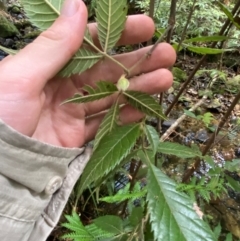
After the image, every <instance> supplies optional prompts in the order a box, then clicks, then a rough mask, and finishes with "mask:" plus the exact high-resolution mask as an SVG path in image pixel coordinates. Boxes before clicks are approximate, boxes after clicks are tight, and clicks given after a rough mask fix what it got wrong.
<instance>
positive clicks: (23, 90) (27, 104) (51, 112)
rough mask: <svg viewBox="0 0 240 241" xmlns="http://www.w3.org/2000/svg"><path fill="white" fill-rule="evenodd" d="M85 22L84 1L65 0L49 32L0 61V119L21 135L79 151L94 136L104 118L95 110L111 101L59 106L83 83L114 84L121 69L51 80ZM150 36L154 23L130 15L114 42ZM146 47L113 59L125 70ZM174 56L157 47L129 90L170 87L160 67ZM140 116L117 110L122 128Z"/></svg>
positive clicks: (107, 64)
mask: <svg viewBox="0 0 240 241" xmlns="http://www.w3.org/2000/svg"><path fill="white" fill-rule="evenodd" d="M86 24H87V10H86V7H85V5H84V3H83V2H82V1H81V0H76V1H71V0H67V1H66V3H65V4H64V8H63V10H62V14H61V16H60V17H59V18H58V19H57V20H56V21H55V23H54V24H53V25H52V27H51V28H49V29H48V30H47V31H45V32H43V33H42V34H41V35H40V36H39V37H38V38H37V39H36V40H35V41H34V42H33V43H31V44H29V45H28V46H26V47H25V48H24V49H22V50H21V51H20V52H19V53H18V54H17V55H15V56H8V57H7V58H5V59H4V60H3V61H2V62H0V119H2V120H3V121H4V122H5V123H6V124H8V125H10V126H11V127H13V128H14V129H16V130H17V131H19V132H20V133H22V134H24V135H27V136H29V137H32V138H35V139H37V140H39V141H42V142H45V143H49V144H52V145H57V146H62V147H79V146H82V145H84V144H85V143H86V142H87V141H90V140H91V139H93V138H94V135H95V133H96V131H97V128H98V126H99V124H100V122H101V120H102V118H103V116H104V114H103V113H100V112H101V111H104V110H106V109H108V108H109V107H110V106H111V104H112V103H113V101H114V99H113V97H108V98H105V99H102V100H99V101H95V102H91V103H86V104H66V105H61V106H60V104H61V103H62V102H63V101H64V100H66V99H67V98H69V97H71V96H73V95H74V94H75V93H77V92H81V90H82V87H83V86H84V85H85V84H88V85H91V86H94V85H95V83H96V81H99V80H107V81H112V82H114V83H116V81H117V80H118V79H119V77H120V76H121V75H122V74H123V70H122V69H121V68H120V67H119V66H117V65H116V64H115V63H113V62H111V61H110V60H107V59H106V60H103V61H100V62H99V63H97V64H96V65H95V66H94V67H93V68H91V69H89V70H87V71H85V72H84V73H83V74H81V75H75V76H72V77H70V78H60V77H56V74H57V73H58V72H59V71H60V70H61V68H62V67H64V65H65V64H66V63H67V62H68V61H69V60H70V58H71V57H72V55H73V54H74V53H75V52H76V51H77V50H78V48H79V47H80V46H81V44H82V41H83V36H84V32H85V28H86ZM89 29H90V32H91V35H92V36H93V39H94V42H95V43H97V29H96V25H95V24H90V25H89ZM153 32H154V23H153V22H152V20H151V19H150V18H148V17H146V16H143V15H134V16H130V17H128V19H127V22H126V28H125V30H124V32H123V35H122V37H121V39H120V40H119V43H118V44H121V45H127V44H135V43H140V42H143V41H147V40H148V39H150V38H151V36H152V34H153ZM149 48H150V47H147V48H143V49H140V50H137V51H134V52H131V53H126V54H121V55H116V56H115V57H116V59H117V60H118V61H120V62H121V63H123V64H124V65H125V66H126V67H128V68H129V67H131V66H132V65H134V64H135V63H136V62H137V60H138V59H139V58H140V57H141V56H143V55H144V53H146V52H147V51H148V50H149ZM175 58H176V56H175V51H174V50H173V49H172V47H171V46H170V45H168V44H164V43H162V44H159V45H158V47H157V48H156V50H155V51H154V52H153V54H152V56H151V57H150V58H149V59H147V60H145V61H144V62H143V63H142V64H140V65H139V66H138V67H137V68H136V69H134V71H133V73H132V75H131V79H130V87H129V89H132V90H137V91H144V92H146V93H149V94H155V93H159V92H162V91H165V90H166V89H168V88H169V87H170V86H171V84H172V74H171V73H170V72H169V71H168V70H167V69H164V68H168V67H170V66H171V65H173V63H174V61H175ZM134 76H137V77H134ZM98 113H100V114H98ZM142 117H143V114H142V113H140V112H139V111H137V110H136V109H134V108H133V107H131V106H129V105H125V106H124V107H123V108H122V109H121V112H120V120H121V122H122V123H123V124H126V123H130V122H134V121H137V120H139V119H140V118H142Z"/></svg>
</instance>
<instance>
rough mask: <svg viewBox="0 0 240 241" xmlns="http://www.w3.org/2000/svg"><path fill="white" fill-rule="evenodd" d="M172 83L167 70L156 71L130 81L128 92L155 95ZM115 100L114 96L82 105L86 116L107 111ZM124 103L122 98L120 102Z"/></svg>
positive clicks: (170, 75)
mask: <svg viewBox="0 0 240 241" xmlns="http://www.w3.org/2000/svg"><path fill="white" fill-rule="evenodd" d="M172 81H173V76H172V73H171V72H170V71H168V70H167V69H158V70H155V71H153V72H150V73H148V74H143V75H140V76H138V77H135V78H133V79H131V80H130V86H129V90H136V91H140V92H145V93H148V94H156V93H160V92H163V91H165V90H167V89H168V88H169V87H170V86H171V85H172ZM115 99H116V95H112V96H110V97H107V98H104V99H102V100H98V101H94V102H90V103H87V104H85V105H84V108H85V113H86V116H91V115H94V114H96V113H98V112H101V111H104V110H106V109H109V108H110V107H111V105H112V103H113V102H114V100H115ZM121 101H122V103H123V102H124V98H123V99H122V100H121Z"/></svg>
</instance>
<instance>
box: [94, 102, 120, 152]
mask: <svg viewBox="0 0 240 241" xmlns="http://www.w3.org/2000/svg"><path fill="white" fill-rule="evenodd" d="M118 115H119V105H118V103H117V102H116V103H115V104H114V105H112V107H111V109H110V110H109V111H108V113H107V114H106V115H105V117H104V118H103V120H102V123H101V125H100V126H99V128H98V132H97V134H96V137H95V140H94V147H93V150H95V149H96V148H97V146H98V144H99V142H100V141H101V139H102V138H103V137H104V136H105V135H106V134H108V133H110V132H111V131H112V130H113V129H114V128H115V127H117V117H118Z"/></svg>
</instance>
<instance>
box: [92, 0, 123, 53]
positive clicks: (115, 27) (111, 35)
mask: <svg viewBox="0 0 240 241" xmlns="http://www.w3.org/2000/svg"><path fill="white" fill-rule="evenodd" d="M126 14H127V1H126V0H121V1H119V0H101V1H97V10H96V16H97V17H96V20H97V23H98V36H99V40H100V43H101V45H102V48H103V50H104V52H105V53H107V52H108V51H109V50H111V48H113V47H114V46H115V44H116V43H117V41H118V40H119V38H120V36H121V33H122V31H123V29H124V26H125V21H126Z"/></svg>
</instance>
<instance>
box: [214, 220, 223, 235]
mask: <svg viewBox="0 0 240 241" xmlns="http://www.w3.org/2000/svg"><path fill="white" fill-rule="evenodd" d="M221 231H222V227H221V224H220V223H219V224H218V225H217V226H216V227H215V228H214V230H213V233H214V235H215V237H216V239H218V238H219V237H220V234H221Z"/></svg>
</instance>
